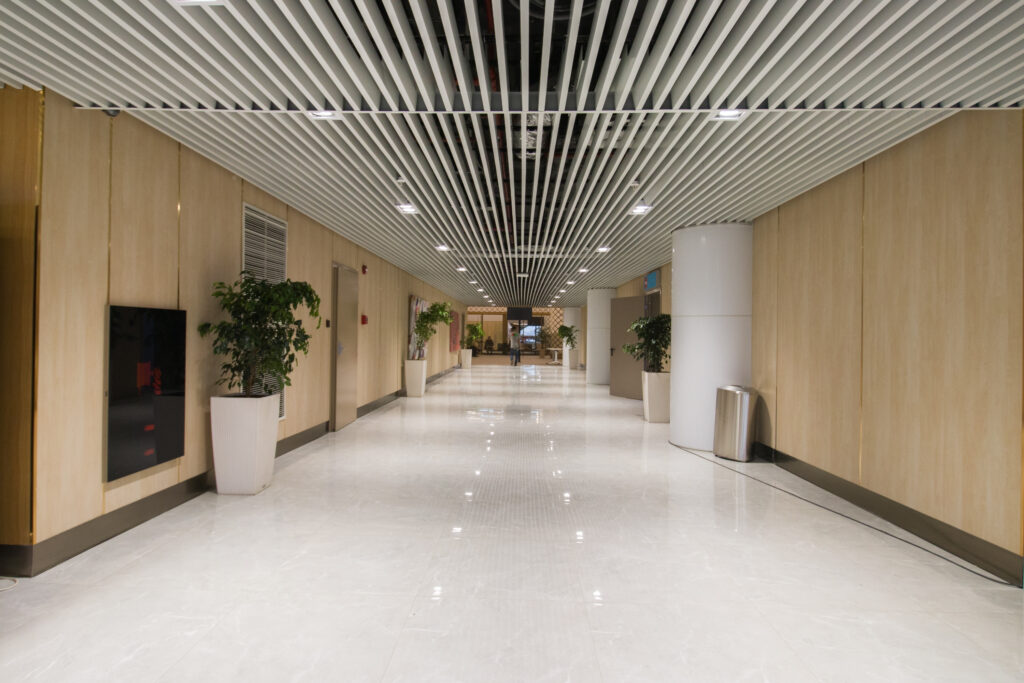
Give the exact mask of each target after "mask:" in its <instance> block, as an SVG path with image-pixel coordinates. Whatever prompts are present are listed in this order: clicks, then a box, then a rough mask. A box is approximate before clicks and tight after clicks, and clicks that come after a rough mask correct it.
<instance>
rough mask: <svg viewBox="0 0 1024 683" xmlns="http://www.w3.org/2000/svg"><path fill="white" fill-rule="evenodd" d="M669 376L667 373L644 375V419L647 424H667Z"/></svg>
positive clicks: (669, 394)
mask: <svg viewBox="0 0 1024 683" xmlns="http://www.w3.org/2000/svg"><path fill="white" fill-rule="evenodd" d="M671 376H672V375H671V374H670V373H668V372H645V373H644V377H643V390H644V419H645V420H647V421H648V422H668V416H669V403H668V402H669V397H670V396H671V393H672V392H671V386H672V385H671V382H670V381H669V378H670V377H671Z"/></svg>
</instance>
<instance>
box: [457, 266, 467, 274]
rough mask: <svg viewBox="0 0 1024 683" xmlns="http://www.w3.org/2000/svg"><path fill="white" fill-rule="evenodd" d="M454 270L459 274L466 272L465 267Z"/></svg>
mask: <svg viewBox="0 0 1024 683" xmlns="http://www.w3.org/2000/svg"><path fill="white" fill-rule="evenodd" d="M455 270H457V271H459V272H460V273H465V272H466V266H459V267H458V268H456V269H455Z"/></svg>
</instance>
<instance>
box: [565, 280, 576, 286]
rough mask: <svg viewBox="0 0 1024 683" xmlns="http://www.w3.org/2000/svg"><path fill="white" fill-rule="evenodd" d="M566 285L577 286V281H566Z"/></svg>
mask: <svg viewBox="0 0 1024 683" xmlns="http://www.w3.org/2000/svg"><path fill="white" fill-rule="evenodd" d="M565 284H567V285H574V284H576V281H575V280H566V281H565Z"/></svg>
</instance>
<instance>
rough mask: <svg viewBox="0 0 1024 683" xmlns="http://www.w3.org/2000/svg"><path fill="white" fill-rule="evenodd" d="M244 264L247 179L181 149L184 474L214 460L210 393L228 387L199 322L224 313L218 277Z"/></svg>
mask: <svg viewBox="0 0 1024 683" xmlns="http://www.w3.org/2000/svg"><path fill="white" fill-rule="evenodd" d="M241 268H242V181H241V179H240V178H238V176H235V175H233V174H231V173H229V172H228V171H226V170H224V169H223V168H221V167H220V166H217V165H216V164H214V163H213V162H212V161H210V160H209V159H207V158H205V157H203V156H201V155H199V154H197V153H196V152H193V151H192V150H190V149H188V148H186V147H182V149H181V267H180V280H179V282H178V287H179V291H180V296H181V308H184V309H185V310H186V311H188V324H187V330H186V337H185V357H186V364H185V457H184V458H183V459H182V463H181V473H180V478H181V480H185V479H188V478H190V477H193V476H195V475H197V474H202V473H203V472H206V471H207V470H209V469H210V468H211V467H212V465H213V456H212V443H211V437H210V396H214V395H217V394H223V393H227V392H228V390H227V388H226V387H224V386H220V385H218V384H217V379H218V378H219V377H220V364H221V362H222V361H221V360H220V359H218V358H217V357H216V356H214V355H213V349H212V343H211V341H210V339H203V338H201V337H200V336H199V332H197V331H196V330H197V327H198V326H199V325H200V323H203V322H207V321H211V322H212V321H216V320H220V319H221V317H222V315H223V313H222V312H221V310H220V307H219V306H218V304H217V301H216V300H215V299H214V298H213V297H212V296H211V295H210V293H211V292H212V290H213V283H214V282H217V281H224V282H234V280H235V279H236V278H237V277H238V273H239V271H240V270H241Z"/></svg>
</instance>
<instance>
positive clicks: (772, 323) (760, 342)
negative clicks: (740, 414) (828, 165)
mask: <svg viewBox="0 0 1024 683" xmlns="http://www.w3.org/2000/svg"><path fill="white" fill-rule="evenodd" d="M778 266H779V211H778V209H772V210H771V211H769V212H768V213H766V214H764V215H762V216H759V217H758V218H756V219H755V220H754V277H753V282H754V292H753V318H752V320H751V325H752V340H753V343H752V345H751V370H752V378H753V383H754V388H755V389H757V394H758V397H757V414H756V417H755V419H756V421H757V422H756V427H755V438H756V439H757V441H759V442H761V443H763V444H765V445H767V446H771V447H772V448H774V447H775V419H776V376H775V375H776V367H775V359H776V351H777V348H778V345H777V342H778V338H777V335H778V325H777V322H778V313H779V310H778V309H779V306H778V286H779V268H778Z"/></svg>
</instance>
